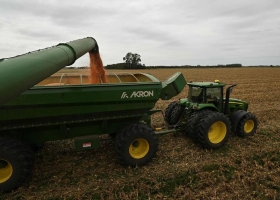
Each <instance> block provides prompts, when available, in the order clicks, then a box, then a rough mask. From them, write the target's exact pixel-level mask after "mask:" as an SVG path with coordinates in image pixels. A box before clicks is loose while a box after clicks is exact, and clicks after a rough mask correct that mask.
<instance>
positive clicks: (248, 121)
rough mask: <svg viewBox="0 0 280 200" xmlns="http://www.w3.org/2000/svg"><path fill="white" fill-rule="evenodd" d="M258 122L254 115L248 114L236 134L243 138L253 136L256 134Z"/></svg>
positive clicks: (241, 121) (238, 126)
mask: <svg viewBox="0 0 280 200" xmlns="http://www.w3.org/2000/svg"><path fill="white" fill-rule="evenodd" d="M257 127H258V120H257V118H256V116H255V115H253V114H252V113H247V114H246V115H244V116H243V117H242V119H241V120H240V121H239V122H238V124H237V129H236V133H237V134H238V135H239V136H241V137H247V136H252V135H254V134H255V133H256V131H257Z"/></svg>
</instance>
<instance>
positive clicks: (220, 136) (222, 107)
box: [165, 80, 258, 149]
mask: <svg viewBox="0 0 280 200" xmlns="http://www.w3.org/2000/svg"><path fill="white" fill-rule="evenodd" d="M188 86H189V93H188V98H184V99H180V100H179V101H174V102H172V103H171V104H169V106H168V107H167V108H166V110H165V120H166V122H167V123H169V124H170V125H176V126H178V127H181V129H182V130H183V132H184V133H186V135H188V136H189V137H190V138H191V139H192V140H193V141H195V142H198V143H200V144H201V145H202V146H203V147H204V148H207V149H217V148H220V147H221V146H223V145H224V144H225V143H226V142H227V140H228V138H229V135H230V133H231V131H232V132H235V133H236V134H238V135H239V136H241V137H246V136H251V135H253V134H255V132H256V130H257V126H258V121H257V118H256V117H255V116H254V115H253V114H252V113H250V112H248V103H247V102H245V101H242V100H238V99H234V98H230V93H231V91H232V89H233V87H235V86H236V84H234V85H230V86H229V87H228V88H227V89H226V94H225V97H224V87H225V86H226V84H223V83H220V82H219V81H218V80H216V81H214V82H190V83H188Z"/></svg>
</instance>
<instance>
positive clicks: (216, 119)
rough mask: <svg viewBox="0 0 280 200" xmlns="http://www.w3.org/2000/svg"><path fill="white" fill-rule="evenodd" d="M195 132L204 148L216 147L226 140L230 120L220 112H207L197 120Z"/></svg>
mask: <svg viewBox="0 0 280 200" xmlns="http://www.w3.org/2000/svg"><path fill="white" fill-rule="evenodd" d="M196 134H197V136H198V141H199V142H200V144H201V145H202V146H203V147H204V148H207V149H218V148H220V147H222V146H223V145H224V144H225V143H226V142H227V140H228V137H229V134H230V121H229V119H228V118H227V117H226V116H225V115H224V114H222V113H218V112H211V113H208V114H207V115H205V116H204V117H202V119H201V120H200V121H199V123H198V125H197V131H196Z"/></svg>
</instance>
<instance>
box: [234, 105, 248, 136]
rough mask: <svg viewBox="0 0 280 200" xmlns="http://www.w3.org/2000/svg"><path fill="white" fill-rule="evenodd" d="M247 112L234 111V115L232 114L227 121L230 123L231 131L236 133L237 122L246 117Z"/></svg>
mask: <svg viewBox="0 0 280 200" xmlns="http://www.w3.org/2000/svg"><path fill="white" fill-rule="evenodd" d="M247 113H248V112H247V111H244V110H238V111H235V112H234V113H232V115H231V116H230V118H229V120H230V122H231V130H232V131H233V132H235V131H236V128H237V125H238V122H239V121H240V120H241V119H242V117H243V116H244V115H246V114H247Z"/></svg>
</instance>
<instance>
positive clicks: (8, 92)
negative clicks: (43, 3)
mask: <svg viewBox="0 0 280 200" xmlns="http://www.w3.org/2000/svg"><path fill="white" fill-rule="evenodd" d="M87 52H94V53H99V49H98V45H97V42H96V40H95V39H94V38H91V37H88V38H83V39H79V40H74V41H71V42H68V43H60V44H58V45H56V46H53V47H49V48H46V49H41V50H37V51H33V52H29V53H27V54H23V55H19V56H16V57H12V58H3V59H0V106H1V105H3V104H5V103H7V102H8V101H10V100H12V99H14V98H15V97H17V96H19V95H20V94H21V93H23V92H25V91H26V90H28V89H29V88H31V87H33V86H34V85H36V84H37V83H39V82H41V81H42V80H44V79H46V78H47V77H49V76H51V75H52V74H54V73H55V72H57V71H59V70H60V69H62V68H64V67H65V66H69V65H72V64H73V63H74V62H75V61H76V60H77V59H78V58H80V57H81V56H83V55H84V54H86V53H87Z"/></svg>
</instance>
